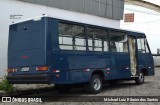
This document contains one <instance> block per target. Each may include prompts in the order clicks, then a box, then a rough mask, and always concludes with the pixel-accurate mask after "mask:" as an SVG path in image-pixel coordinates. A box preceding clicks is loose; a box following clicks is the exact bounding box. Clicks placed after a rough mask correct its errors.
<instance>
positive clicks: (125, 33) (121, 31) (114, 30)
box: [108, 29, 129, 53]
mask: <svg viewBox="0 0 160 105" xmlns="http://www.w3.org/2000/svg"><path fill="white" fill-rule="evenodd" d="M111 32H117V33H118V32H119V33H124V35H125V36H126V37H127V41H126V44H127V52H124V50H123V52H118V51H112V49H111V42H113V41H112V40H111V37H110V35H111V34H110V33H111ZM108 38H109V50H110V52H112V53H129V42H128V33H127V32H126V31H123V30H116V29H111V30H110V31H109V33H108ZM119 43H123V42H119Z"/></svg>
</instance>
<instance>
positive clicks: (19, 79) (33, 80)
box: [7, 74, 52, 84]
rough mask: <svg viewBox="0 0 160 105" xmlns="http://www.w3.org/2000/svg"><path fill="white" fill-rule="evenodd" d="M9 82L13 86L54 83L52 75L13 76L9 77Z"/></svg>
mask: <svg viewBox="0 0 160 105" xmlns="http://www.w3.org/2000/svg"><path fill="white" fill-rule="evenodd" d="M7 80H8V82H9V83H11V84H50V83H52V75H51V74H38V75H11V76H7Z"/></svg>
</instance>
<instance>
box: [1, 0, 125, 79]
mask: <svg viewBox="0 0 160 105" xmlns="http://www.w3.org/2000/svg"><path fill="white" fill-rule="evenodd" d="M123 11H124V0H0V13H1V20H0V24H1V28H0V32H1V35H0V70H1V74H0V77H2V76H3V75H4V74H5V73H6V69H7V46H8V31H9V25H10V24H11V23H12V22H15V21H19V20H22V19H25V18H29V17H34V16H39V15H42V14H46V15H51V16H53V17H56V18H61V19H67V20H73V21H77V22H82V23H88V24H94V25H99V26H107V27H114V28H120V20H121V19H123Z"/></svg>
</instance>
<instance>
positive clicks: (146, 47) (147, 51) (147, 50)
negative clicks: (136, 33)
mask: <svg viewBox="0 0 160 105" xmlns="http://www.w3.org/2000/svg"><path fill="white" fill-rule="evenodd" d="M147 43H148V42H147V39H145V49H146V53H149V49H148V46H147Z"/></svg>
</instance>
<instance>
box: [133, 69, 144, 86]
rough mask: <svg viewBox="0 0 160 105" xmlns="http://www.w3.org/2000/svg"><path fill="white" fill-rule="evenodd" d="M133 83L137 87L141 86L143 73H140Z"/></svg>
mask: <svg viewBox="0 0 160 105" xmlns="http://www.w3.org/2000/svg"><path fill="white" fill-rule="evenodd" d="M135 82H136V84H138V85H141V84H143V83H144V73H143V72H140V74H139V76H138V77H136V78H135Z"/></svg>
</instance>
